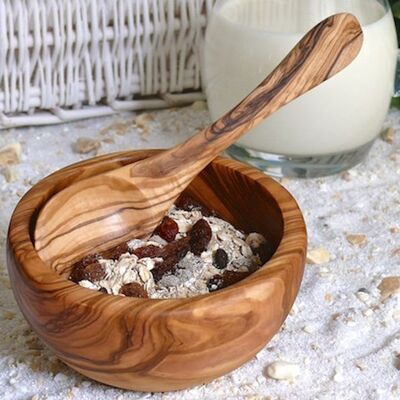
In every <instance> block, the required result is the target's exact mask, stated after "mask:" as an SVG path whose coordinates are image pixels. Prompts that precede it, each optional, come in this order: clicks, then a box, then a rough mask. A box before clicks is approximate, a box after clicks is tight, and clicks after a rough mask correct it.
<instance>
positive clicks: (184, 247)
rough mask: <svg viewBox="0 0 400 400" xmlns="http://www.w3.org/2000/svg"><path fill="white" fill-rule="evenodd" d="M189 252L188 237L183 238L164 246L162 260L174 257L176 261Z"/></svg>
mask: <svg viewBox="0 0 400 400" xmlns="http://www.w3.org/2000/svg"><path fill="white" fill-rule="evenodd" d="M189 250H190V237H187V236H186V237H183V238H181V239H178V240H174V241H173V242H171V243H168V244H166V245H165V246H164V247H163V253H162V256H161V257H163V258H165V257H168V256H172V255H176V256H177V259H178V261H180V260H181V259H182V258H183V257H185V256H186V254H187V252H188V251H189Z"/></svg>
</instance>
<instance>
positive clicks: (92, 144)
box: [72, 137, 101, 154]
mask: <svg viewBox="0 0 400 400" xmlns="http://www.w3.org/2000/svg"><path fill="white" fill-rule="evenodd" d="M100 146H101V143H100V142H99V141H98V140H95V139H91V138H86V137H81V138H79V139H78V140H77V141H76V142H74V143H73V144H72V149H73V150H74V152H75V153H79V154H87V153H90V152H91V151H95V150H97V149H98V148H99V147H100Z"/></svg>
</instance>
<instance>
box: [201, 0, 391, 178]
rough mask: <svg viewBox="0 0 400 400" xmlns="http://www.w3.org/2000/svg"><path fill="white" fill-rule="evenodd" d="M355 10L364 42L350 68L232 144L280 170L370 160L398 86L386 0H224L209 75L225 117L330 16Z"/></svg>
mask: <svg viewBox="0 0 400 400" xmlns="http://www.w3.org/2000/svg"><path fill="white" fill-rule="evenodd" d="M343 11H346V12H350V13H352V14H354V15H355V16H356V17H357V18H358V19H359V21H360V23H361V25H362V27H363V32H364V44H363V48H362V50H361V52H360V54H359V55H358V57H357V58H356V60H355V61H354V62H353V63H352V64H351V65H350V66H349V67H348V68H347V69H345V70H343V71H342V72H340V73H339V74H338V75H336V76H334V77H333V78H332V79H330V80H329V81H327V82H325V83H323V84H322V85H321V86H319V87H317V88H315V89H313V90H312V91H310V92H309V93H307V94H305V95H303V96H302V97H301V98H299V99H297V100H295V101H294V102H292V103H291V104H288V105H287V106H285V107H284V108H282V109H281V110H280V111H278V112H276V113H275V114H273V115H272V116H270V117H269V118H268V119H267V120H265V121H264V122H263V123H262V124H261V125H259V126H258V127H256V128H254V129H253V130H251V131H250V132H249V133H248V134H247V135H246V136H244V137H243V138H242V139H240V140H239V141H238V142H237V143H236V144H235V145H234V146H232V147H231V148H230V149H229V150H228V153H229V154H230V155H231V156H232V157H233V158H236V159H239V160H242V161H245V162H247V163H250V164H252V165H254V166H256V167H258V168H260V169H263V170H265V171H267V172H268V173H270V174H272V175H275V176H297V177H316V176H323V175H329V174H333V173H338V172H340V171H343V170H345V169H348V168H350V167H352V166H354V165H356V164H358V163H360V162H361V161H362V160H363V159H364V158H365V156H366V155H367V154H368V151H369V150H370V148H371V146H372V144H373V142H374V140H375V139H376V137H377V136H378V135H379V133H380V130H381V128H382V124H383V122H384V119H385V116H386V114H387V111H388V108H389V104H390V99H391V96H392V94H393V88H394V76H395V66H396V58H397V39H396V32H395V26H394V21H393V16H392V14H391V11H390V7H389V4H388V2H387V1H386V0H219V1H217V2H216V5H215V7H214V9H213V13H212V15H211V18H210V20H209V23H208V27H207V33H206V40H205V51H204V63H203V79H204V82H205V91H206V94H207V99H208V105H209V109H210V112H211V116H212V118H213V119H217V118H218V117H220V116H221V115H223V114H224V113H225V112H226V111H228V110H229V109H231V108H232V107H233V106H234V105H235V104H237V103H238V102H239V101H240V100H241V99H242V98H243V97H244V96H246V95H247V94H248V93H249V92H250V91H251V90H252V89H253V88H254V87H256V86H257V85H258V84H259V83H260V82H261V81H262V80H263V79H264V78H265V77H266V76H267V75H268V74H269V73H270V72H271V71H272V70H273V69H274V68H275V67H276V66H277V65H278V64H279V62H280V61H281V60H282V59H283V58H284V56H285V55H286V54H287V53H288V52H289V51H290V50H291V49H292V48H293V47H294V46H295V44H296V43H297V42H298V41H299V40H300V39H301V37H302V36H303V35H304V34H305V33H306V32H307V31H308V30H309V29H311V28H312V27H313V26H314V25H315V24H317V23H318V22H319V21H321V20H322V19H324V18H326V17H328V16H329V15H332V14H335V13H338V12H343Z"/></svg>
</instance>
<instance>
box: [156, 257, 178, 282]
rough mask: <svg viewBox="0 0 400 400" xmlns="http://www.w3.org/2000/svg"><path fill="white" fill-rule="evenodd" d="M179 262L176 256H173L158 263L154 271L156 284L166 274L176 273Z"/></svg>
mask: <svg viewBox="0 0 400 400" xmlns="http://www.w3.org/2000/svg"><path fill="white" fill-rule="evenodd" d="M178 262H179V260H178V257H177V255H176V254H172V255H170V256H168V257H166V258H164V260H163V261H162V262H160V263H158V264H157V265H156V266H155V267H154V268H153V269H152V270H151V273H152V274H153V278H154V281H155V282H158V281H159V280H160V279H161V278H162V277H163V276H164V275H165V274H167V273H173V272H175V269H176V265H177V264H178Z"/></svg>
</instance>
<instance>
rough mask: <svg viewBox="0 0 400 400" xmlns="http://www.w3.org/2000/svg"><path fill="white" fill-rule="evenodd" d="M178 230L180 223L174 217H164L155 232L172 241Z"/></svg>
mask: <svg viewBox="0 0 400 400" xmlns="http://www.w3.org/2000/svg"><path fill="white" fill-rule="evenodd" d="M178 232H179V227H178V224H177V223H176V222H175V221H174V220H173V219H172V218H170V217H164V218H163V220H162V221H161V224H160V225H159V226H158V227H157V228H156V230H155V231H154V234H155V235H158V236H160V237H161V238H163V239H164V240H166V241H167V242H172V241H173V240H175V236H176V235H177V233H178Z"/></svg>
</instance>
